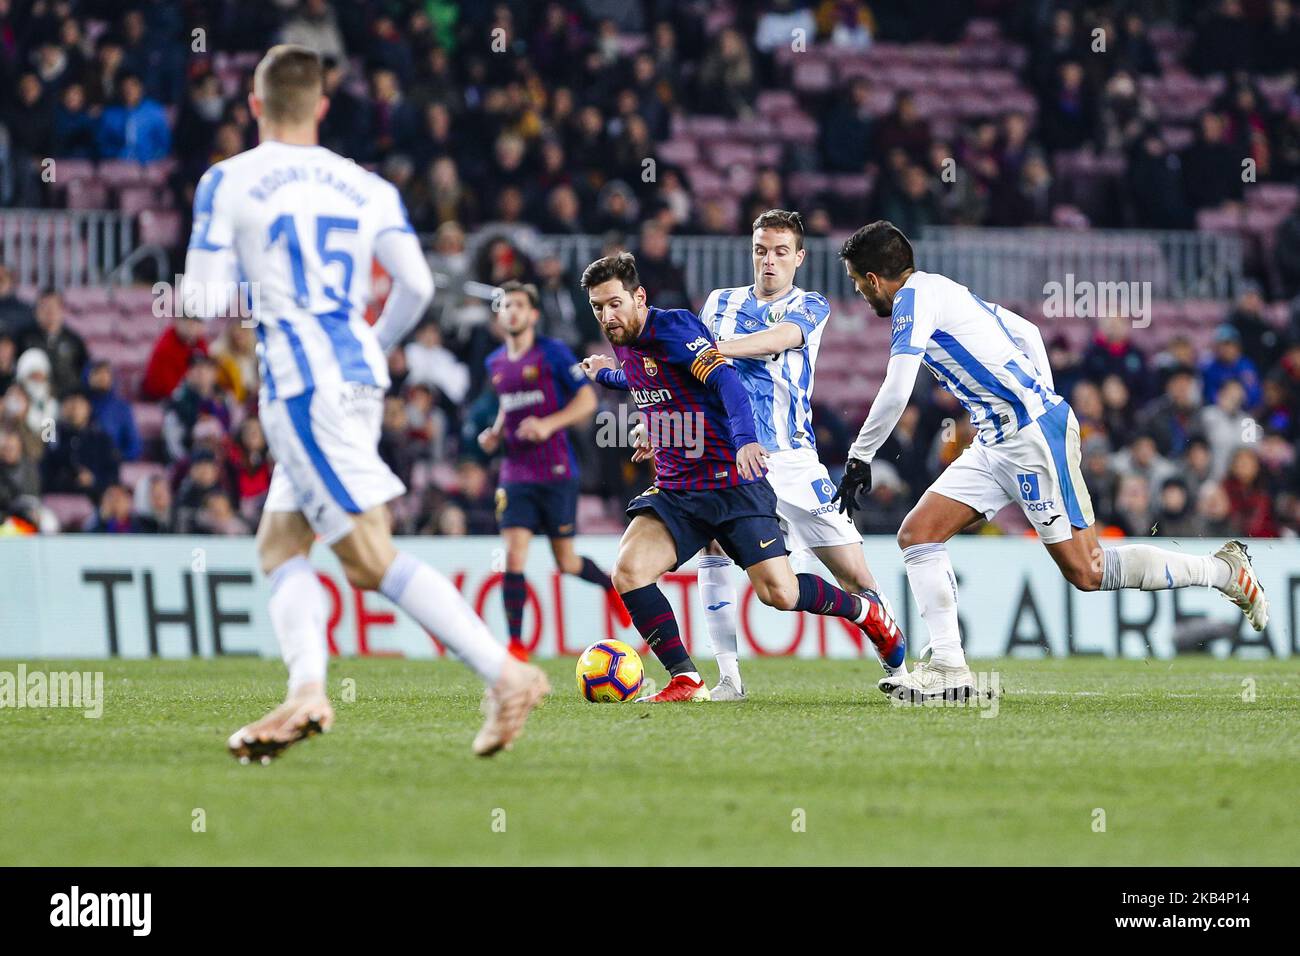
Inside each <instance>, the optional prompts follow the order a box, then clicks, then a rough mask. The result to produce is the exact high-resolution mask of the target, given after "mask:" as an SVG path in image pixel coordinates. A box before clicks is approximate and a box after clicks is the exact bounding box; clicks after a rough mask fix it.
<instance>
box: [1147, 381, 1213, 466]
mask: <svg viewBox="0 0 1300 956" xmlns="http://www.w3.org/2000/svg"><path fill="white" fill-rule="evenodd" d="M1200 409H1201V394H1200V386H1199V383H1198V380H1197V376H1196V370H1195V369H1193V368H1189V367H1187V366H1186V365H1183V366H1179V367H1177V368H1174V369H1172V370H1171V371H1170V372H1169V375H1168V376H1167V377H1166V378H1165V392H1164V394H1163V395H1162V396H1160V397H1159V398H1158V399H1156V400H1155V401H1154V402H1152V403H1150V404H1149V405H1147V406H1146V407H1145V408H1144V409H1143V410H1142V412H1141V413H1140V414H1139V415H1138V418H1137V425H1138V428H1139V429H1141V430H1142V431H1144V432H1146V433H1147V434H1149V435H1151V436H1152V437H1153V438H1154V439H1155V442H1156V447H1157V448H1158V449H1159V451H1160V454H1162V455H1166V456H1168V455H1181V454H1182V453H1183V450H1184V449H1185V448H1186V447H1187V443H1188V441H1190V440H1191V438H1192V436H1193V435H1194V434H1195V433H1196V431H1197V428H1198V427H1199V424H1200V423H1199V413H1200Z"/></svg>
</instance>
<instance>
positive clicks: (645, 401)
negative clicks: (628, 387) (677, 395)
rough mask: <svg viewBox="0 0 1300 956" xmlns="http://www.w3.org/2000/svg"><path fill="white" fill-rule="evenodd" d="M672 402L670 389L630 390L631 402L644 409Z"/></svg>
mask: <svg viewBox="0 0 1300 956" xmlns="http://www.w3.org/2000/svg"><path fill="white" fill-rule="evenodd" d="M672 400H673V392H672V389H670V388H634V389H632V401H634V402H636V403H637V405H639V406H641V407H642V408H644V407H645V406H646V405H659V404H662V403H664V402H671V401H672Z"/></svg>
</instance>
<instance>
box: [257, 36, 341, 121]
mask: <svg viewBox="0 0 1300 956" xmlns="http://www.w3.org/2000/svg"><path fill="white" fill-rule="evenodd" d="M321 74H322V67H321V59H320V55H319V54H318V53H316V51H315V50H310V49H308V48H307V47H305V46H295V45H293V44H288V43H281V44H279V45H278V46H273V47H271V49H269V50H267V51H266V56H264V57H262V61H261V62H260V63H258V64H257V70H256V71H255V72H254V73H253V92H254V93H255V94H256V96H257V98H258V99H259V100H261V101H262V111H263V114H264V115H265V116H266V118H267V119H268V120H270V121H271V122H272V123H288V124H291V125H297V124H300V123H306V122H309V121H311V120H312V119H314V117H315V116H316V107H317V105H318V104H319V103H320V98H321V96H322V95H323V92H324V87H323V85H322V80H321Z"/></svg>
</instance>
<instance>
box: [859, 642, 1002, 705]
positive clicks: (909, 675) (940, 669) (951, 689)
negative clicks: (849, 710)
mask: <svg viewBox="0 0 1300 956" xmlns="http://www.w3.org/2000/svg"><path fill="white" fill-rule="evenodd" d="M876 686H877V687H879V688H880V689H881V691H883V692H884V693H886V694H888V695H889V696H890V697H892V698H894V699H895V700H900V701H903V702H905V703H909V704H921V703H924V702H925V701H927V700H935V699H938V698H942V699H944V700H951V701H964V700H968V699H970V698H971V697H974V696H976V693H977V692H976V689H975V675H974V674H972V673H971V671H970V667H969V666H967V665H966V664H962V665H961V667H950V666H948V665H946V664H936V663H934V662H933V661H932V660H930V659H929V658H928V654H927V656H926V658H924V659H922V660H919V661H917V662H916V663H915V664H913V665H912V669H911V671H908V672H906V673H902V674H890V675H889V676H887V677H882V678H881V679H880V681H879V682H878V683H877V684H876Z"/></svg>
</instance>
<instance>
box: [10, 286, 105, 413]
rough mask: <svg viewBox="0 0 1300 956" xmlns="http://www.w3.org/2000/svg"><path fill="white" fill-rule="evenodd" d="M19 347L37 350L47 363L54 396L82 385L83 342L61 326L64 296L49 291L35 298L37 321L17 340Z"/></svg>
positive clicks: (84, 363)
mask: <svg viewBox="0 0 1300 956" xmlns="http://www.w3.org/2000/svg"><path fill="white" fill-rule="evenodd" d="M19 347H20V348H22V349H40V350H41V351H42V352H44V353H45V356H46V358H48V359H49V362H50V386H51V388H52V389H53V391H54V394H55V395H64V394H66V393H67V392H68V391H69V390H71V389H74V388H77V387H78V386H80V385H81V380H82V378H81V377H82V375H83V373H84V372H85V370H86V359H87V358H88V357H89V353H88V352H87V351H86V343H85V341H83V340H82V338H81V336H80V335H78V334H77V333H76V332H74V331H72V330H71V329H69V328H67V327H66V326H65V325H64V316H63V296H61V295H60V294H59V293H57V292H55V291H53V290H52V289H51V290H48V291H46V292H42V293H41V295H40V298H38V299H37V300H36V324H35V325H33V326H32V327H31V328H29V329H28V330H27V332H26V333H25V334H24V335H23V336H22V339H21V341H20V343H19Z"/></svg>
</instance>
